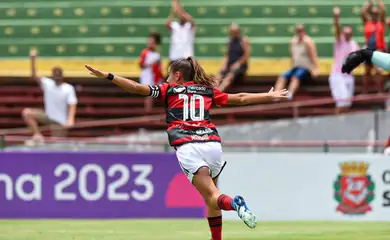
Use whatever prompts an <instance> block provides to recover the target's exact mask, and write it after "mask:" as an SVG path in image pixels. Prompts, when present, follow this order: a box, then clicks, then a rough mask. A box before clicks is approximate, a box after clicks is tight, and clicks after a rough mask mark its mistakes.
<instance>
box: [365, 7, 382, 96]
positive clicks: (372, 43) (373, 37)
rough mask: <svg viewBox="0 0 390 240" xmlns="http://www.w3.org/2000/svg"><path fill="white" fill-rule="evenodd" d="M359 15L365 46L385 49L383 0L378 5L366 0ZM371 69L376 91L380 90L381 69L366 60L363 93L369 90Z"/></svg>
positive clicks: (380, 49)
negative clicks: (362, 24) (373, 74)
mask: <svg viewBox="0 0 390 240" xmlns="http://www.w3.org/2000/svg"><path fill="white" fill-rule="evenodd" d="M361 17H362V20H363V23H364V35H365V44H366V47H367V48H369V49H372V50H378V51H386V43H385V32H386V28H385V19H386V8H385V5H384V4H383V1H382V0H378V6H375V5H373V4H372V2H371V1H368V2H366V3H365V4H364V7H363V8H362V14H361ZM372 71H374V73H375V83H376V88H377V91H378V92H382V84H383V78H382V74H381V70H380V69H379V68H378V67H375V66H374V65H373V64H372V63H371V62H370V61H366V63H365V72H364V76H363V86H364V88H363V93H368V92H369V86H370V79H371V73H372Z"/></svg>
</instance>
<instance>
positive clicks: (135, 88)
mask: <svg viewBox="0 0 390 240" xmlns="http://www.w3.org/2000/svg"><path fill="white" fill-rule="evenodd" d="M85 67H86V68H87V69H88V70H89V73H90V74H91V75H92V76H95V77H98V78H106V79H107V78H108V77H109V76H111V77H112V82H113V83H114V84H116V85H118V86H119V87H121V88H123V89H124V90H126V91H128V92H130V93H135V94H139V95H142V96H150V95H151V93H152V89H151V87H150V86H149V85H145V84H140V83H138V82H136V81H134V80H131V79H127V78H124V77H120V76H115V75H112V74H111V75H110V73H108V72H103V71H100V70H98V69H95V68H93V67H91V66H89V65H85Z"/></svg>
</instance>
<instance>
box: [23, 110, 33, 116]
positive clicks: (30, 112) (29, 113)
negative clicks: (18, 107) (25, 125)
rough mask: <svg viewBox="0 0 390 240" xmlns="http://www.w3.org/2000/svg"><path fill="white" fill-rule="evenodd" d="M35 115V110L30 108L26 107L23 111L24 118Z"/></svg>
mask: <svg viewBox="0 0 390 240" xmlns="http://www.w3.org/2000/svg"><path fill="white" fill-rule="evenodd" d="M32 116H33V112H32V110H31V109H30V108H25V109H23V111H22V117H24V118H31V117H32Z"/></svg>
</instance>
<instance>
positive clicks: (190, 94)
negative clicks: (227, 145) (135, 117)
mask: <svg viewBox="0 0 390 240" xmlns="http://www.w3.org/2000/svg"><path fill="white" fill-rule="evenodd" d="M150 89H151V97H153V98H157V99H159V100H161V101H163V102H164V103H165V112H166V122H167V123H168V129H167V132H168V138H169V143H170V145H171V146H180V145H182V144H185V143H190V142H212V141H214V142H221V137H220V136H219V134H218V131H217V129H216V127H215V125H214V124H213V123H212V122H211V118H210V110H211V107H212V106H224V105H226V102H227V99H228V95H227V94H226V93H223V92H221V91H219V90H218V89H215V88H212V87H208V86H204V85H199V84H195V83H194V82H186V83H184V84H183V85H177V84H168V83H163V84H160V85H156V86H150Z"/></svg>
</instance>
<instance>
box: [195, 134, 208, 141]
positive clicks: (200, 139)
mask: <svg viewBox="0 0 390 240" xmlns="http://www.w3.org/2000/svg"><path fill="white" fill-rule="evenodd" d="M191 140H195V141H207V140H209V135H203V136H198V135H192V136H191Z"/></svg>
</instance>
